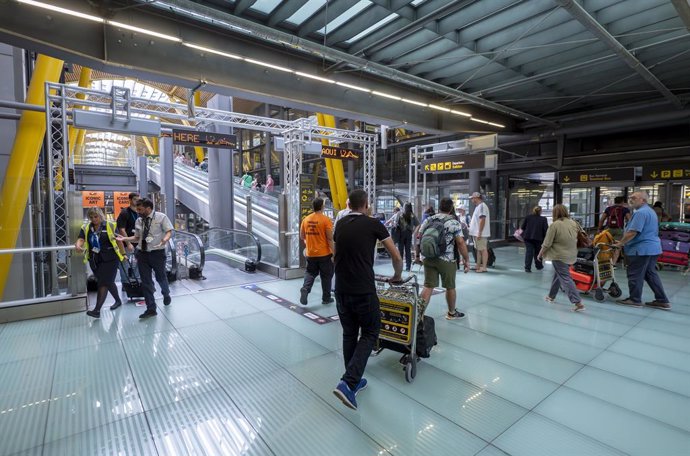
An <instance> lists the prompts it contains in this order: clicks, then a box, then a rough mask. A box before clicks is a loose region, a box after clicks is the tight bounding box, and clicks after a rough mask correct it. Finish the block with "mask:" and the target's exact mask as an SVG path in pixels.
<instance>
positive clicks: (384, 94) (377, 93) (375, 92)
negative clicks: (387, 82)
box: [371, 90, 402, 100]
mask: <svg viewBox="0 0 690 456" xmlns="http://www.w3.org/2000/svg"><path fill="white" fill-rule="evenodd" d="M371 93H373V94H374V95H378V96H380V97H384V98H390V99H391V100H402V98H400V97H396V96H395V95H391V94H389V93H383V92H377V91H376V90H372V91H371Z"/></svg>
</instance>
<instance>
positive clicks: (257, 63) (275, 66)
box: [244, 57, 294, 73]
mask: <svg viewBox="0 0 690 456" xmlns="http://www.w3.org/2000/svg"><path fill="white" fill-rule="evenodd" d="M244 61H245V62H249V63H253V64H254V65H261V66H264V67H266V68H273V69H274V70H278V71H284V72H286V73H294V71H293V70H291V69H290V68H285V67H282V66H278V65H272V64H270V63H266V62H261V61H259V60H254V59H248V58H246V57H245V58H244Z"/></svg>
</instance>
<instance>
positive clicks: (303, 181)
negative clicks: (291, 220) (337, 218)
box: [299, 174, 316, 223]
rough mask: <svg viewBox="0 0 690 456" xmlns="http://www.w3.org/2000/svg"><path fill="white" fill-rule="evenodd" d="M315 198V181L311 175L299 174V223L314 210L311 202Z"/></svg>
mask: <svg viewBox="0 0 690 456" xmlns="http://www.w3.org/2000/svg"><path fill="white" fill-rule="evenodd" d="M315 197H316V179H315V178H314V175H313V174H300V176H299V221H300V223H302V220H304V217H306V216H307V215H309V214H311V213H312V211H313V210H314V205H313V201H314V198H315Z"/></svg>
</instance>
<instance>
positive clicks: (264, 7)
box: [249, 0, 282, 14]
mask: <svg viewBox="0 0 690 456" xmlns="http://www.w3.org/2000/svg"><path fill="white" fill-rule="evenodd" d="M281 1H282V0H257V1H256V3H254V4H253V5H252V6H250V7H249V9H253V10H255V11H259V12H261V13H264V14H270V13H271V11H273V10H274V9H276V7H277V6H278V5H280V2H281Z"/></svg>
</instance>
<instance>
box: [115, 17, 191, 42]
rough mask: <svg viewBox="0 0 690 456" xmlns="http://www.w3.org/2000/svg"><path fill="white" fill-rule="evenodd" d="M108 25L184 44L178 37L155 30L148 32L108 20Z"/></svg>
mask: <svg viewBox="0 0 690 456" xmlns="http://www.w3.org/2000/svg"><path fill="white" fill-rule="evenodd" d="M107 23H108V24H110V25H112V26H113V27H120V28H123V29H126V30H131V31H133V32H138V33H142V34H144V35H150V36H155V37H156V38H161V39H163V40H169V41H175V42H176V43H180V42H182V40H181V39H180V38H178V37H176V36H172V35H166V34H165V33H158V32H154V31H153V30H147V29H143V28H140V27H135V26H133V25H127V24H123V23H122V22H115V21H111V20H108V21H107Z"/></svg>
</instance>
